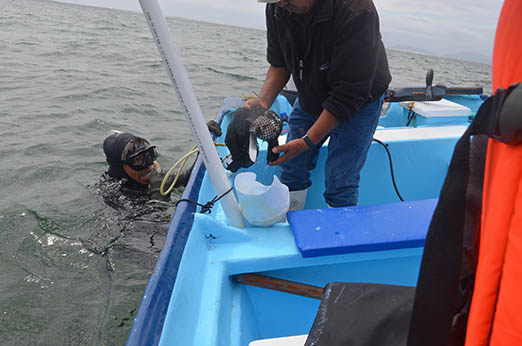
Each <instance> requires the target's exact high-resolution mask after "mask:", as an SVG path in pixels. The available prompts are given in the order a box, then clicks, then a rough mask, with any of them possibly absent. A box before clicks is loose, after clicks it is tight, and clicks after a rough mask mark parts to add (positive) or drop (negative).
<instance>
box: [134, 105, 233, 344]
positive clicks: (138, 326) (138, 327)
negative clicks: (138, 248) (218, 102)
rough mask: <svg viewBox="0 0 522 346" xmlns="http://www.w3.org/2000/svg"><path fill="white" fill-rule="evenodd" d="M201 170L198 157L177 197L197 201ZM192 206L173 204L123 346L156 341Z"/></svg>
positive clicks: (221, 113)
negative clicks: (151, 271)
mask: <svg viewBox="0 0 522 346" xmlns="http://www.w3.org/2000/svg"><path fill="white" fill-rule="evenodd" d="M228 109H229V107H226V102H225V104H224V105H223V106H222V107H221V109H220V110H219V112H218V114H217V116H216V121H217V122H218V124H221V123H222V121H223V117H224V115H225V114H226V111H227V110H228ZM213 137H215V135H213ZM214 139H215V138H214ZM205 172H206V168H205V165H204V164H203V159H202V157H201V156H198V158H197V160H196V163H195V164H194V167H193V168H192V172H191V174H190V178H189V181H188V183H187V186H186V187H185V190H184V191H183V194H182V195H181V197H180V199H189V200H192V201H197V200H198V197H199V192H200V190H201V185H202V182H203V177H204V176H205ZM196 208H197V206H196V205H195V204H194V203H186V202H185V203H180V204H179V205H177V206H176V210H175V211H174V215H173V217H172V221H171V223H170V226H169V230H168V232H167V236H166V238H165V244H164V245H163V249H162V250H161V254H160V256H159V258H158V261H157V262H156V266H155V268H154V272H153V274H152V276H151V277H150V279H149V282H148V284H147V288H146V289H145V292H144V294H143V298H142V300H141V303H140V305H139V308H138V311H137V313H136V316H135V318H134V322H133V324H132V328H131V331H130V333H129V337H128V338H127V342H126V345H127V346H133V345H158V344H159V341H160V338H161V333H162V330H163V325H164V323H165V319H166V316H167V310H168V307H169V303H170V298H171V295H172V291H173V289H174V285H175V284H176V279H177V276H178V271H179V266H180V263H181V259H182V257H183V252H184V251H185V245H186V243H187V240H188V238H189V235H190V232H191V230H192V225H193V224H194V217H195V213H196Z"/></svg>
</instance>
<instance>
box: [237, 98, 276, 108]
mask: <svg viewBox="0 0 522 346" xmlns="http://www.w3.org/2000/svg"><path fill="white" fill-rule="evenodd" d="M255 105H259V106H261V107H264V108H270V107H268V106H267V105H266V102H263V101H262V100H261V99H260V98H259V97H256V98H255V99H250V100H248V101H246V102H245V104H244V105H243V107H246V108H252V106H255Z"/></svg>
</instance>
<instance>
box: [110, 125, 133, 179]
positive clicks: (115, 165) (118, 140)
mask: <svg viewBox="0 0 522 346" xmlns="http://www.w3.org/2000/svg"><path fill="white" fill-rule="evenodd" d="M135 137H136V136H134V135H132V134H130V133H125V132H123V133H114V134H112V135H110V136H109V137H107V138H105V140H104V141H103V151H104V152H105V157H106V159H107V163H108V164H109V169H108V170H107V174H108V175H109V176H111V177H113V178H118V179H121V178H128V179H130V177H129V176H128V175H127V173H126V172H125V170H124V169H123V164H124V163H125V162H124V161H123V159H122V154H123V150H124V149H125V146H126V145H127V143H129V141H130V140H132V139H133V138H135ZM131 180H132V179H131Z"/></svg>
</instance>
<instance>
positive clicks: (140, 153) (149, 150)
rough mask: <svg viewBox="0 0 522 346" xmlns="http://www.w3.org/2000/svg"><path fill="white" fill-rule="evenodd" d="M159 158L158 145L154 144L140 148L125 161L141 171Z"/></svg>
mask: <svg viewBox="0 0 522 346" xmlns="http://www.w3.org/2000/svg"><path fill="white" fill-rule="evenodd" d="M157 158H158V153H157V152H156V146H155V145H152V146H147V147H142V148H139V149H138V150H137V151H136V152H135V153H133V154H131V155H129V156H128V157H127V158H126V159H125V161H124V163H125V164H127V165H129V166H130V167H131V168H132V169H134V170H135V171H141V170H144V169H146V168H147V167H149V166H150V165H152V164H153V163H154V161H155V160H156V159H157Z"/></svg>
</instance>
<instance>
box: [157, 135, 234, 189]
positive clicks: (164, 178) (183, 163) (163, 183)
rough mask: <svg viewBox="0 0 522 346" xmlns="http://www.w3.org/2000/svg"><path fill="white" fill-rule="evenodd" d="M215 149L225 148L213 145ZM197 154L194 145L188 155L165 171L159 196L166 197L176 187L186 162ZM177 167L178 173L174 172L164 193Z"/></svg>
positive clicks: (197, 150)
mask: <svg viewBox="0 0 522 346" xmlns="http://www.w3.org/2000/svg"><path fill="white" fill-rule="evenodd" d="M214 144H215V145H216V146H217V147H218V146H225V144H222V143H214ZM198 152H199V149H198V146H197V145H195V146H193V147H192V149H190V151H189V152H188V153H186V154H185V155H183V156H182V157H181V158H180V159H179V160H178V161H176V163H174V164H173V165H172V167H170V169H169V170H168V171H167V173H166V174H165V177H163V180H162V181H161V185H160V190H159V191H160V194H161V195H162V196H166V195H168V194H169V193H170V192H171V191H172V189H173V188H174V186H176V183H177V182H178V179H179V175H180V174H181V172H182V171H183V168H185V164H186V163H187V161H188V160H189V158H190V157H191V156H192V155H194V154H196V153H198ZM178 165H179V168H178V171H177V172H176V177H175V178H174V180H173V181H172V183H171V184H170V186H169V188H168V189H167V191H165V190H164V189H165V184H166V183H167V181H168V179H169V177H170V175H171V174H172V172H173V171H174V169H175V168H176V167H177V166H178Z"/></svg>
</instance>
